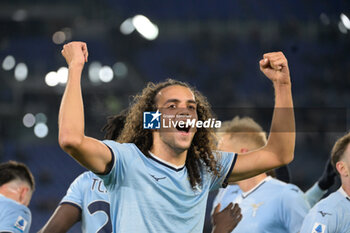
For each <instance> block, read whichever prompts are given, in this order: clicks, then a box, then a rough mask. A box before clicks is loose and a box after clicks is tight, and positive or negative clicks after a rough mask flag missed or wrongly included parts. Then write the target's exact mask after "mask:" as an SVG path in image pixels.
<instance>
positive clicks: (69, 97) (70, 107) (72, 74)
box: [58, 42, 112, 173]
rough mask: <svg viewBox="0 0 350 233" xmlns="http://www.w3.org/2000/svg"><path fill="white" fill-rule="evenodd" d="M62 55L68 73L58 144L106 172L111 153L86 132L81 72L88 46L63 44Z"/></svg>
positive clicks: (61, 109)
mask: <svg viewBox="0 0 350 233" xmlns="http://www.w3.org/2000/svg"><path fill="white" fill-rule="evenodd" d="M62 55H63V56H64V58H65V59H66V62H67V64H68V67H69V74H68V81H67V86H66V89H65V91H64V94H63V97H62V102H61V107H60V112H59V122H58V125H59V144H60V146H61V148H62V149H63V150H64V151H65V152H67V153H68V154H69V155H71V156H72V157H73V158H74V159H76V160H77V161H78V162H79V163H80V164H82V165H83V166H84V167H86V168H87V169H89V170H91V171H93V172H95V173H105V172H107V171H108V164H109V163H110V162H111V160H112V156H111V152H110V151H109V149H108V147H107V146H106V145H104V144H103V143H102V142H100V141H98V140H96V139H93V138H90V137H86V136H85V134H84V127H85V126H84V106H83V99H82V93H81V74H82V71H83V67H84V63H85V62H86V61H87V58H88V50H87V45H86V43H84V42H71V43H69V44H66V45H64V47H63V50H62Z"/></svg>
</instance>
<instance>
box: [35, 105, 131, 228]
mask: <svg viewBox="0 0 350 233" xmlns="http://www.w3.org/2000/svg"><path fill="white" fill-rule="evenodd" d="M126 113H127V110H123V111H122V112H121V113H120V114H118V115H114V116H110V117H108V119H107V124H106V125H105V126H104V127H103V129H102V130H103V131H105V139H116V138H117V137H118V136H119V134H120V132H121V130H122V129H123V127H124V124H125V117H126ZM79 221H81V231H82V232H83V233H85V232H86V233H89V232H99V233H111V232H112V225H111V221H110V204H109V197H108V194H107V190H106V188H105V186H104V184H103V181H102V180H101V179H100V178H99V177H97V176H96V175H95V174H94V173H92V172H84V173H83V174H81V175H80V176H79V177H78V178H76V179H75V181H74V182H73V183H72V184H71V185H70V187H69V189H68V191H67V195H66V196H65V197H63V199H62V201H61V202H60V204H59V206H58V207H57V208H56V210H55V212H54V213H53V215H52V216H51V218H50V219H49V221H48V222H47V223H46V224H45V226H44V227H43V228H42V229H41V230H40V231H39V233H64V232H67V231H68V230H69V229H70V228H71V227H72V226H73V225H74V224H75V223H77V222H79Z"/></svg>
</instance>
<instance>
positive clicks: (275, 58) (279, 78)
mask: <svg viewBox="0 0 350 233" xmlns="http://www.w3.org/2000/svg"><path fill="white" fill-rule="evenodd" d="M259 64H260V70H261V71H262V72H263V73H264V74H265V75H266V77H268V78H269V79H270V80H271V81H272V82H273V83H274V84H290V75H289V68H288V61H287V59H286V57H285V56H284V54H283V53H282V52H272V53H265V54H264V58H263V59H261V60H260V62H259Z"/></svg>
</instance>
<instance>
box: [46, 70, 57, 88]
mask: <svg viewBox="0 0 350 233" xmlns="http://www.w3.org/2000/svg"><path fill="white" fill-rule="evenodd" d="M59 82H60V80H59V78H58V75H57V72H55V71H50V72H49V73H47V74H46V76H45V83H46V85H48V86H50V87H54V86H56V85H57V84H58V83H59Z"/></svg>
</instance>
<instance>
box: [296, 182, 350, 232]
mask: <svg viewBox="0 0 350 233" xmlns="http://www.w3.org/2000/svg"><path fill="white" fill-rule="evenodd" d="M349 232H350V197H349V195H347V194H346V193H345V191H344V190H343V188H340V189H339V190H338V191H337V192H334V193H332V194H331V195H329V196H328V197H327V198H325V199H323V200H322V201H320V202H319V203H317V204H316V205H315V206H314V207H313V208H312V209H311V210H310V212H309V213H308V215H307V216H306V218H305V220H304V223H303V226H302V228H301V231H300V233H349Z"/></svg>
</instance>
